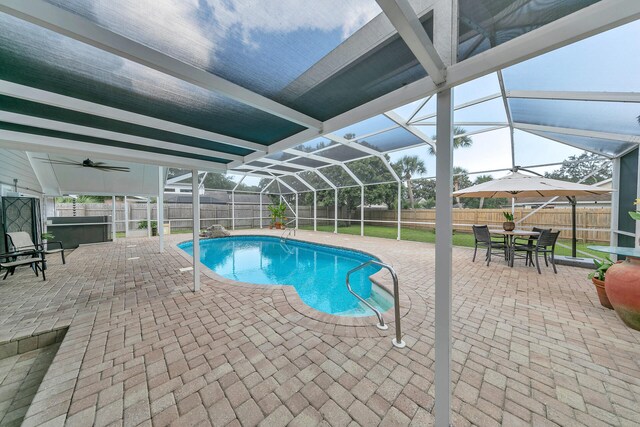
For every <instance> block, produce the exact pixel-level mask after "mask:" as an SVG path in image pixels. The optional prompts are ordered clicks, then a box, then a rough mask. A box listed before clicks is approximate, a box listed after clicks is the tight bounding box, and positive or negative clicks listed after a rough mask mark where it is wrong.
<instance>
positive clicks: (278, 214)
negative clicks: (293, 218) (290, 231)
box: [267, 203, 287, 230]
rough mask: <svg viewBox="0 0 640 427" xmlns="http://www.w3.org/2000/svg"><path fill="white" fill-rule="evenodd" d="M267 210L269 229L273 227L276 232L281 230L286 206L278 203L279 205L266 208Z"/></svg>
mask: <svg viewBox="0 0 640 427" xmlns="http://www.w3.org/2000/svg"><path fill="white" fill-rule="evenodd" d="M267 209H269V212H270V213H271V224H270V225H269V228H274V227H275V229H276V230H281V229H282V228H283V226H284V224H283V221H284V220H285V219H286V218H285V216H284V214H285V212H286V211H287V206H286V205H285V204H284V203H280V204H279V205H270V206H267Z"/></svg>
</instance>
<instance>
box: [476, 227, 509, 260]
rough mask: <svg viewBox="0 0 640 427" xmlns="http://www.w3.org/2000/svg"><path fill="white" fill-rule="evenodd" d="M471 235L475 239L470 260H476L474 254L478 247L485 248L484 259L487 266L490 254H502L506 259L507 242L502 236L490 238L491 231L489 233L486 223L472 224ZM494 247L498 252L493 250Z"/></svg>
mask: <svg viewBox="0 0 640 427" xmlns="http://www.w3.org/2000/svg"><path fill="white" fill-rule="evenodd" d="M473 237H474V239H475V248H474V251H473V260H472V262H476V254H477V252H478V247H482V248H487V253H486V256H485V259H486V261H487V266H488V265H489V263H490V262H491V255H492V254H502V255H504V258H505V259H507V244H506V242H505V240H504V238H501V239H500V240H493V239H492V238H491V233H489V226H487V225H474V226H473ZM494 249H499V250H500V251H499V252H494Z"/></svg>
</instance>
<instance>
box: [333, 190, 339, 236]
mask: <svg viewBox="0 0 640 427" xmlns="http://www.w3.org/2000/svg"><path fill="white" fill-rule="evenodd" d="M333 192H334V203H333V204H334V206H333V215H334V218H333V233H334V234H338V189H337V188H336V189H335V190H333Z"/></svg>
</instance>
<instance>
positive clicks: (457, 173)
mask: <svg viewBox="0 0 640 427" xmlns="http://www.w3.org/2000/svg"><path fill="white" fill-rule="evenodd" d="M470 185H471V180H469V171H468V170H466V169H464V168H461V167H460V166H454V167H453V191H458V190H460V189H461V188H467V187H468V186H470ZM456 203H457V204H458V205H460V197H456Z"/></svg>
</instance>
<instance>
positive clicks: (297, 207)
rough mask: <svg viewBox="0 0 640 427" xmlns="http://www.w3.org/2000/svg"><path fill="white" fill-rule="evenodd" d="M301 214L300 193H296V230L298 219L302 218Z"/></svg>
mask: <svg viewBox="0 0 640 427" xmlns="http://www.w3.org/2000/svg"><path fill="white" fill-rule="evenodd" d="M299 213H300V211H299V205H298V193H296V230H297V229H298V218H299V217H300V215H299Z"/></svg>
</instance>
